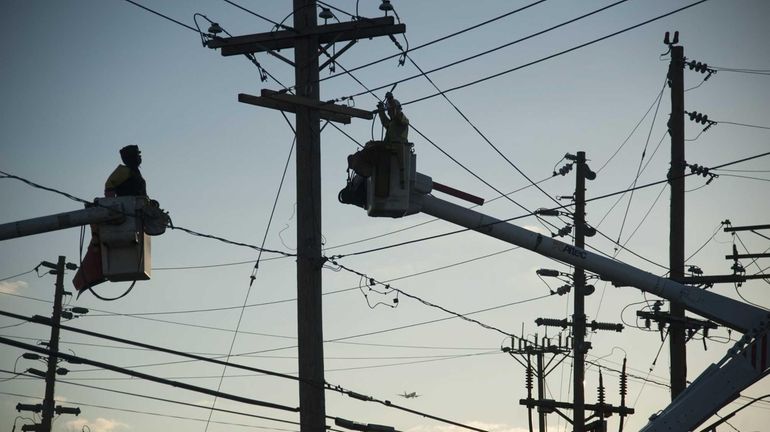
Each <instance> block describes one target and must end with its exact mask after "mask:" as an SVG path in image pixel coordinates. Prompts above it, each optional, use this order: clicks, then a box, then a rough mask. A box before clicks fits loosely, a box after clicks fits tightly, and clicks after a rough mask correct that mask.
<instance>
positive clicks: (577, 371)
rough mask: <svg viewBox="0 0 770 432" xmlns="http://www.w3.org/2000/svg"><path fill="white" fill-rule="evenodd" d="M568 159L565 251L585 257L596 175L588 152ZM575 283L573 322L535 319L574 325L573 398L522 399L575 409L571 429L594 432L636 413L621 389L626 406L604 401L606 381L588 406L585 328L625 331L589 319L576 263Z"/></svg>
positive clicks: (586, 289) (543, 272)
mask: <svg viewBox="0 0 770 432" xmlns="http://www.w3.org/2000/svg"><path fill="white" fill-rule="evenodd" d="M564 158H565V159H567V160H569V161H570V163H569V164H568V165H567V166H565V167H563V168H562V169H560V170H559V173H560V174H562V175H564V174H566V173H567V172H569V171H570V170H571V167H572V165H573V164H574V165H576V167H577V169H576V176H575V193H574V195H573V196H572V197H571V198H573V199H574V200H575V213H574V214H573V225H574V228H575V246H574V247H573V246H566V247H565V249H564V252H568V253H569V254H570V255H574V256H576V257H582V258H585V256H586V252H585V238H586V236H589V237H590V236H592V235H594V234H595V233H596V230H595V229H593V228H590V227H588V226H587V225H586V219H585V216H586V179H588V180H594V179H595V178H596V173H594V172H593V171H591V169H590V168H589V167H588V164H587V163H586V154H585V152H582V151H580V152H577V154H576V155H572V154H569V153H568V154H566V155H565V156H564ZM538 214H540V215H543V216H556V215H559V214H560V213H559V212H553V211H551V210H545V211H539V212H538ZM567 228H569V227H567ZM569 231H570V230H569V229H561V230H559V233H558V234H553V235H554V236H557V235H566V234H567V233H568V232H569ZM537 273H538V275H540V276H549V277H560V276H569V274H566V273H561V272H559V271H557V270H551V269H539V270H537ZM572 284H573V286H574V288H575V291H574V311H573V315H572V321H568V320H567V319H553V318H538V319H536V320H535V323H536V324H537V325H539V326H540V325H544V326H551V327H561V328H562V329H566V328H568V327H571V328H572V357H573V360H574V362H573V373H572V375H573V388H574V393H573V399H572V403H568V402H555V401H551V400H545V401H542V400H541V401H534V400H532V398H531V397H530V398H529V399H525V400H522V401H520V403H522V404H523V405H527V406H528V407H533V406H537V407H538V409H540V410H550V411H546V412H553V411H556V410H558V409H559V408H562V409H572V410H573V412H572V414H573V415H572V428H573V429H572V430H573V431H574V432H587V431H595V430H600V429H601V428H603V427H604V426H605V424H606V423H605V420H604V419H605V418H606V417H609V416H610V415H612V414H613V413H618V414H620V415H621V416H626V415H628V414H630V413H633V410H632V409H629V408H627V407H626V406H625V395H624V394H623V391H621V396H622V398H623V406H620V407H613V406H612V405H609V404H606V403H604V387H603V383H602V384H601V385H600V391H599V395H600V398H599V403H598V404H589V405H586V403H585V384H584V381H585V355H586V354H587V353H588V350H589V349H591V343H590V342H587V341H586V340H585V337H586V328H587V327H590V328H591V330H594V331H595V330H613V331H617V332H620V331H622V330H623V325H621V324H611V323H600V322H596V321H591V322H590V323H587V322H586V314H585V297H586V296H588V295H591V294H592V293H593V292H594V287H593V286H587V285H586V276H585V270H584V269H583V268H582V267H581V266H579V265H576V266H575V270H574V273H573V274H572ZM569 288H570V287H569V285H567V286H566V287H562V288H559V289H557V290H556V292H555V294H559V295H562V294H565V293H567V292H569ZM586 410H590V411H593V413H594V414H593V415H592V416H591V417H589V418H586ZM559 414H560V415H562V417H564V418H568V417H566V416H564V415H563V414H561V413H559ZM595 417H598V420H596V421H594V422H592V423H590V424H586V420H588V419H592V418H595Z"/></svg>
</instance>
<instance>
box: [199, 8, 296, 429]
mask: <svg viewBox="0 0 770 432" xmlns="http://www.w3.org/2000/svg"><path fill="white" fill-rule="evenodd" d="M225 1H227V0H225ZM281 114H282V115H283V118H284V119H285V120H286V122H287V123H289V127H290V128H291V130H292V131H294V127H292V125H291V123H290V122H289V119H288V118H287V117H286V114H285V113H284V112H283V111H281ZM296 142H297V134H296V131H295V133H294V139H293V140H292V142H291V148H290V149H289V155H288V156H287V158H286V163H285V164H284V167H283V173H282V174H281V181H280V182H279V184H278V191H277V192H276V194H275V199H274V200H273V207H272V209H271V210H270V216H269V218H268V221H267V226H266V227H265V235H264V236H263V237H262V243H261V244H260V249H259V253H258V255H257V262H256V263H255V264H254V268H253V269H252V271H251V276H250V277H249V286H248V288H247V290H246V296H245V297H244V299H243V305H242V306H241V308H240V313H239V315H238V321H237V323H236V324H235V331H234V332H233V337H232V339H231V341H230V348H229V349H228V351H227V356H226V357H225V359H226V360H229V359H230V356H231V355H232V353H233V348H234V347H235V341H236V339H237V337H238V330H240V328H241V322H242V321H243V315H244V313H245V312H246V303H248V301H249V295H250V294H251V288H252V286H253V284H254V281H255V280H256V275H257V271H258V270H259V260H260V259H261V258H262V251H263V250H264V247H265V242H266V241H267V235H268V233H269V232H270V226H271V225H272V222H273V216H275V209H276V207H277V206H278V199H279V198H280V196H281V190H282V189H283V182H284V180H286V172H287V171H288V169H289V162H290V161H291V157H292V154H294V145H295V144H296ZM225 373H227V365H224V366H223V367H222V375H221V377H220V379H219V383H218V384H217V391H219V390H220V389H221V388H222V382H223V380H224V377H225ZM216 404H217V398H216V396H215V397H214V401H213V402H212V403H211V407H212V408H214V407H216ZM213 414H214V410H213V409H212V410H211V411H209V416H208V420H207V421H206V427H205V429H204V432H205V431H208V428H209V423H210V422H211V416H212V415H213Z"/></svg>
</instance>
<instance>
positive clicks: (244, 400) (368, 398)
mask: <svg viewBox="0 0 770 432" xmlns="http://www.w3.org/2000/svg"><path fill="white" fill-rule="evenodd" d="M0 315H4V316H10V317H13V318H16V319H27V320H30V321H34V322H36V323H38V324H46V325H50V324H48V321H50V320H49V319H47V318H43V317H33V318H29V317H24V316H22V315H17V314H13V313H9V312H3V311H0ZM59 327H60V328H62V329H65V330H69V331H75V332H77V333H83V334H87V335H89V336H96V337H100V338H105V339H108V340H113V341H119V342H121V343H126V344H130V345H135V346H141V347H146V348H152V349H154V350H157V351H161V352H167V353H172V354H175V355H179V356H182V357H188V358H194V359H196V360H199V361H205V362H212V363H218V364H222V363H226V364H227V365H229V366H232V367H235V368H239V369H245V370H250V371H254V372H259V373H266V374H267V375H272V376H279V377H281V378H288V379H292V380H295V381H305V380H302V379H300V378H298V377H295V376H291V375H287V374H282V373H277V372H273V371H267V370H264V369H258V368H253V367H250V366H244V365H236V364H232V363H229V362H221V361H219V360H216V359H210V358H205V357H201V356H196V355H193V354H189V353H183V352H180V351H175V350H170V349H168V348H163V347H158V346H153V345H149V344H144V343H142V342H136V341H129V340H127V339H122V338H116V337H114V336H108V335H104V334H99V333H96V332H91V331H88V330H82V329H76V328H73V327H69V326H65V325H60V326H59ZM0 344H5V345H10V346H14V347H17V348H21V349H25V350H28V351H33V352H38V353H41V354H45V355H53V356H56V357H58V358H61V359H64V360H67V361H69V362H71V363H76V364H78V363H82V364H88V365H92V366H96V367H98V368H100V369H107V370H110V371H113V372H117V373H121V374H126V375H130V376H134V377H136V378H141V379H146V380H150V381H154V382H158V383H161V384H165V385H171V386H174V387H178V388H182V389H185V390H190V391H194V392H198V393H203V394H208V395H211V396H217V397H219V398H222V399H229V400H233V401H236V402H241V403H246V404H250V405H257V406H262V407H266V408H272V409H277V410H283V411H290V412H299V408H295V407H289V406H286V405H281V404H276V403H273V402H266V401H261V400H256V399H251V398H246V397H242V396H236V395H232V394H228V393H222V392H220V391H215V390H211V389H207V388H203V387H199V386H194V385H190V384H186V383H183V382H179V381H173V380H168V379H165V378H160V377H156V376H153V375H149V374H145V373H142V372H137V371H134V370H130V369H126V368H122V367H118V366H113V365H111V364H107V363H102V362H98V361H94V360H90V359H86V358H83V357H78V356H75V355H71V354H66V353H62V352H52V351H51V350H48V349H45V348H40V347H37V346H34V345H29V344H25V343H21V342H17V341H14V340H11V339H7V338H3V337H0ZM309 384H312V385H323V386H324V387H325V388H326V389H328V390H335V391H340V392H344V393H346V394H355V395H358V397H356V398H357V399H360V400H364V401H374V402H379V401H378V400H377V399H375V398H373V397H371V396H365V395H361V394H360V393H355V392H352V391H350V390H345V389H344V388H342V387H341V386H337V385H333V384H329V383H309ZM383 405H386V406H388V407H391V408H395V409H400V410H405V411H408V412H411V413H414V414H419V415H422V416H423V417H428V418H432V419H434V420H439V421H443V422H445V423H449V424H453V425H455V426H461V427H465V428H468V429H472V430H476V431H481V432H486V431H482V430H481V429H476V428H473V427H470V426H464V425H462V424H460V423H456V422H454V421H451V420H447V419H442V418H440V417H436V416H433V415H430V414H426V413H423V412H419V411H413V410H408V409H406V408H403V407H399V406H397V405H395V404H390V403H387V404H386V403H383ZM327 417H328V416H327Z"/></svg>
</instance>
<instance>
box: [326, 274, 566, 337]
mask: <svg viewBox="0 0 770 432" xmlns="http://www.w3.org/2000/svg"><path fill="white" fill-rule="evenodd" d="M331 262H332V263H333V264H334V265H336V266H338V267H339V268H341V269H343V270H345V271H347V272H349V273H353V274H355V275H358V276H360V277H362V278H365V279H366V280H369V281H370V284H371V283H374V284H379V285H382V286H384V287H385V288H386V289H389V290H393V291H396V292H397V293H399V294H401V295H404V296H406V297H409V298H411V299H413V300H417V301H419V302H420V303H422V304H424V305H426V306H429V307H432V308H436V309H439V310H441V311H443V312H446V313H448V314H450V315H453V318H454V317H456V318H461V319H463V320H465V321H468V322H472V323H474V324H478V325H479V326H481V327H483V328H485V329H487V330H493V331H496V332H498V333H501V334H502V335H504V336H508V337H511V338H514V339H515V338H517V336H515V335H513V334H512V333H510V332H506V331H503V330H500V329H499V328H497V327H494V326H490V325H488V324H484V323H482V322H481V321H478V320H475V319H473V318H468V317H467V316H466V315H468V314H460V313H458V312H454V311H451V310H449V309H447V308H445V307H443V306H439V305H437V304H434V303H431V302H429V301H427V300H423V299H422V298H420V297H418V296H416V295H414V294H409V293H407V292H405V291H403V290H400V289H398V288H395V287H392V286H390V285H389V284H385V283H383V282H379V281H377V280H376V279H374V278H372V277H369V276H368V275H366V274H364V273H361V272H359V271H357V270H353V269H351V268H349V267H346V266H344V265H342V264H339V263H338V262H336V261H334V260H332V261H331ZM550 296H551V294H548V295H544V296H540V297H535V298H532V299H528V300H523V301H518V302H514V303H509V304H506V305H503V306H495V307H494V308H488V309H483V310H480V311H475V312H473V313H480V312H486V311H489V310H493V309H499V308H502V307H507V306H513V305H517V304H521V303H524V302H529V301H534V300H540V299H543V298H546V297H550ZM432 322H436V320H434V321H432ZM410 327H411V326H410Z"/></svg>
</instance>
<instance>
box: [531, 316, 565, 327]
mask: <svg viewBox="0 0 770 432" xmlns="http://www.w3.org/2000/svg"><path fill="white" fill-rule="evenodd" d="M535 324H537V325H539V326H541V325H543V326H553V327H562V328H566V327H567V320H566V319H555V318H538V319H536V320H535Z"/></svg>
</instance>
